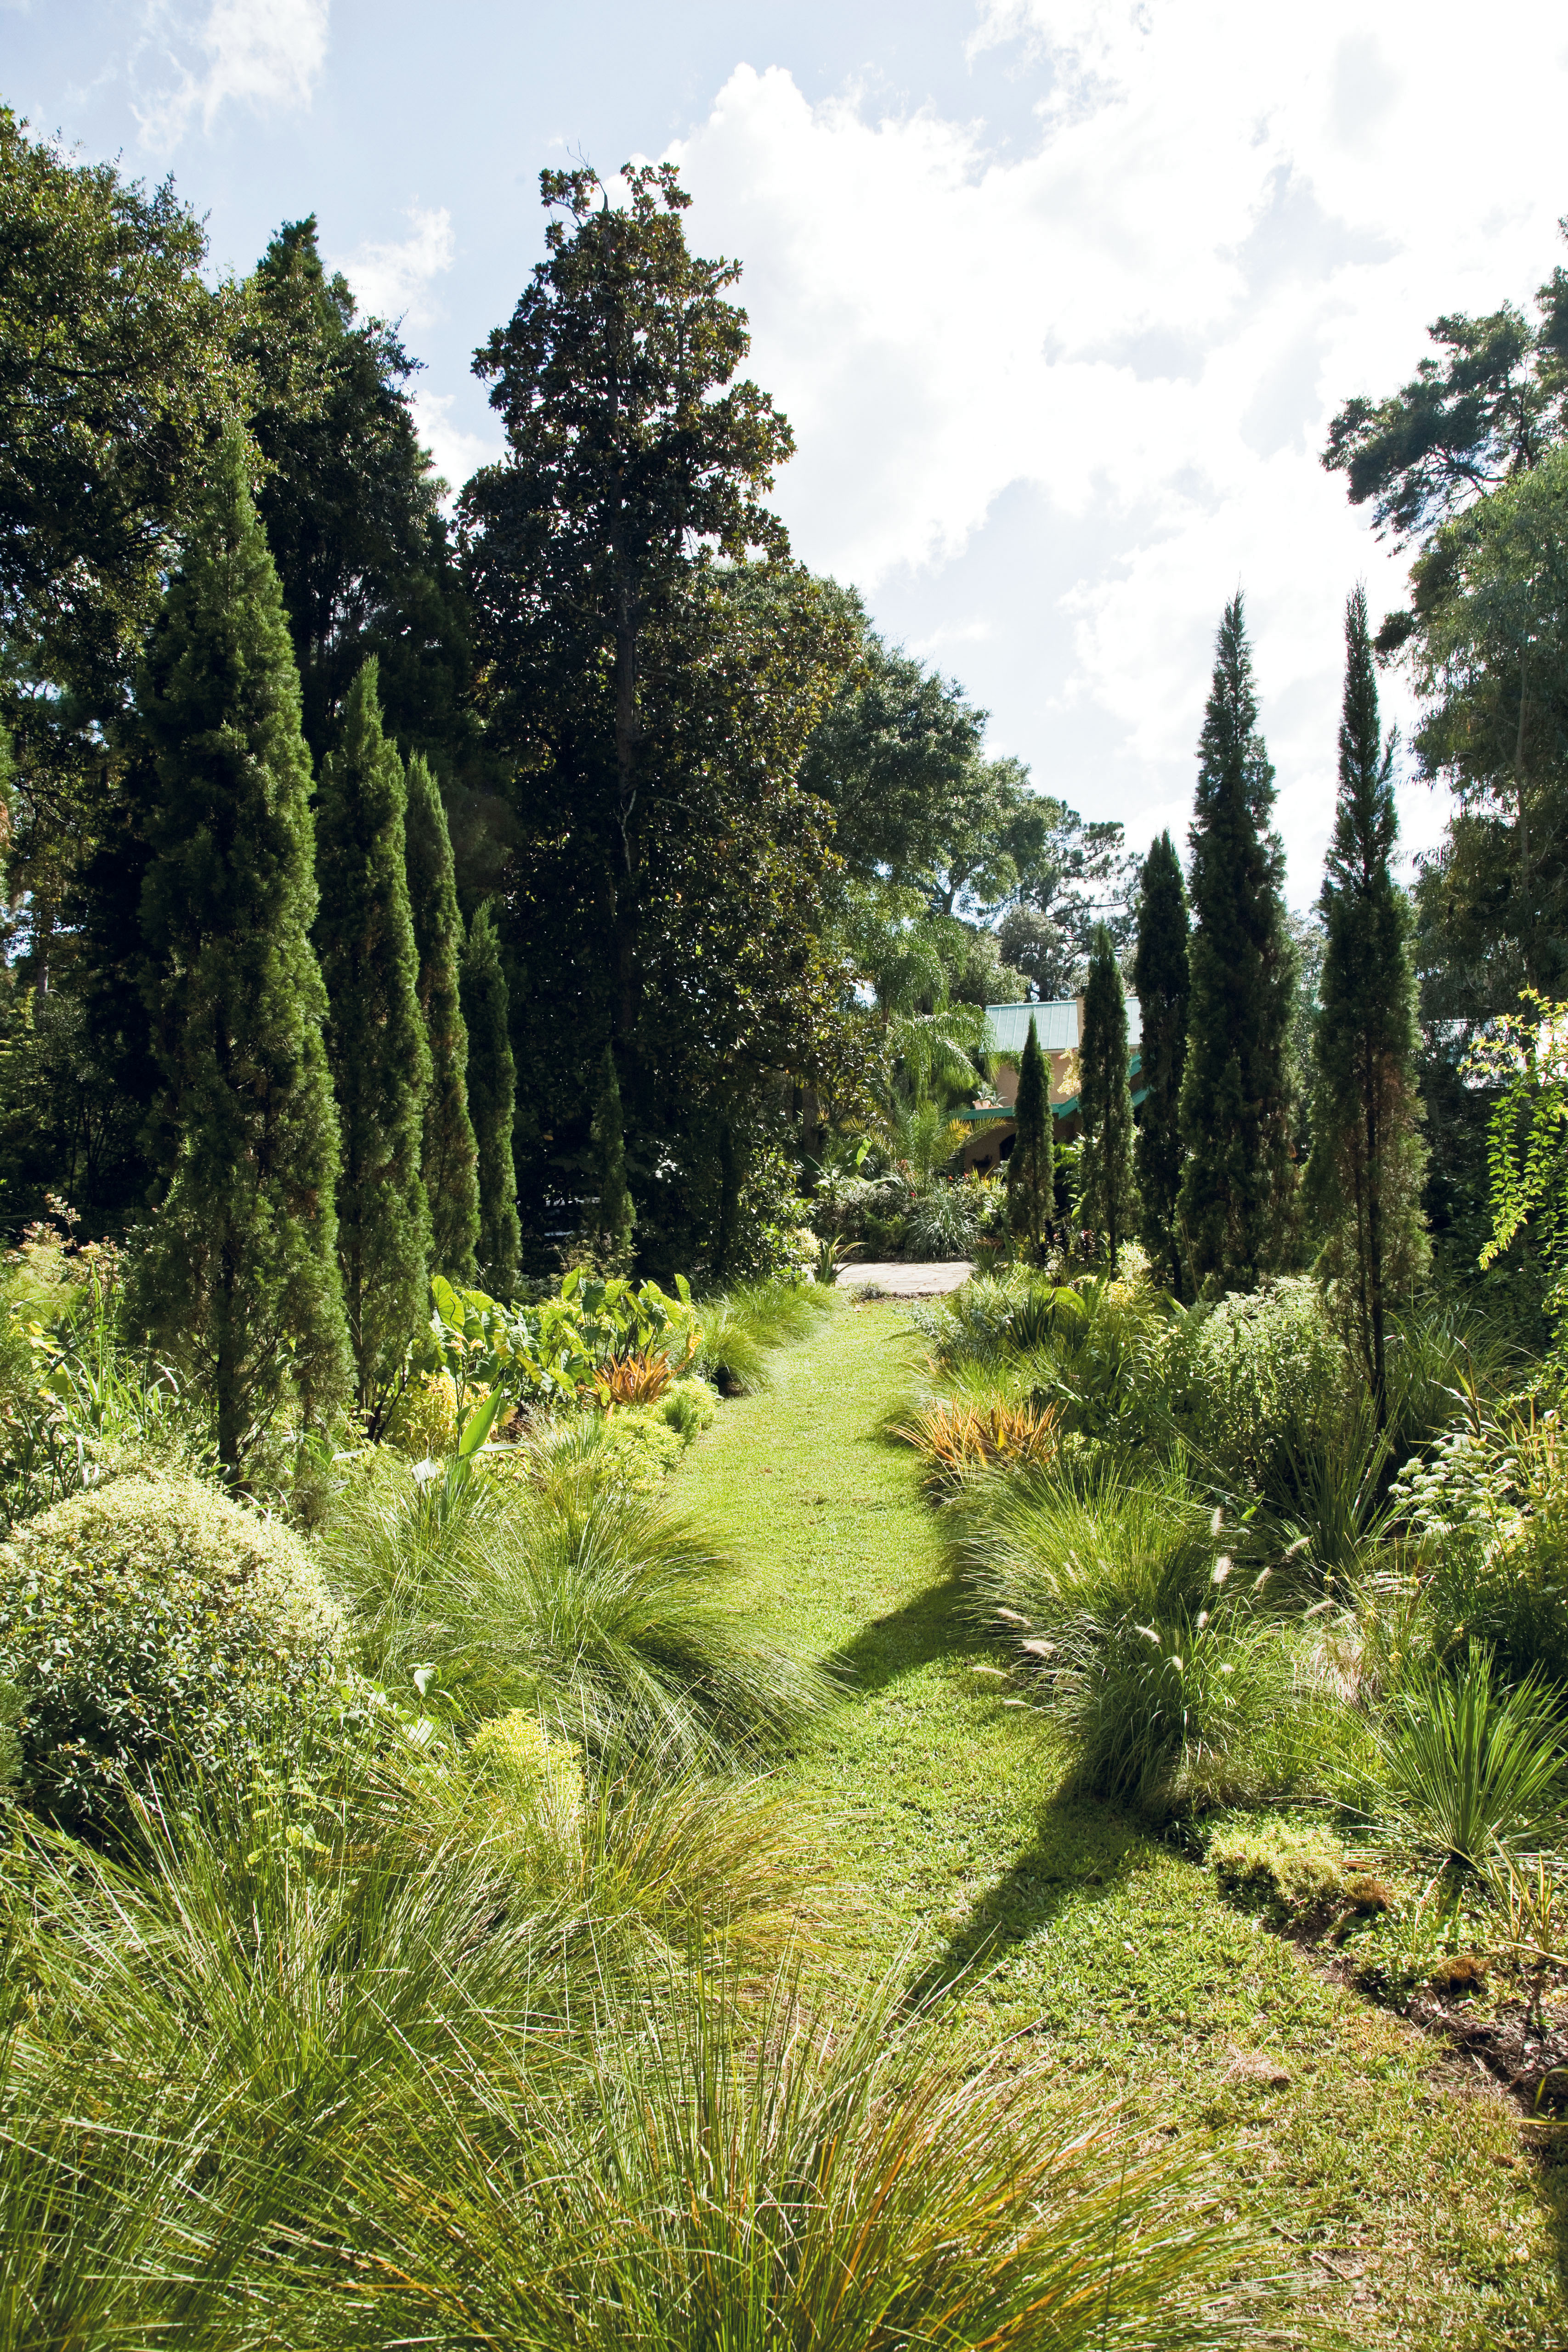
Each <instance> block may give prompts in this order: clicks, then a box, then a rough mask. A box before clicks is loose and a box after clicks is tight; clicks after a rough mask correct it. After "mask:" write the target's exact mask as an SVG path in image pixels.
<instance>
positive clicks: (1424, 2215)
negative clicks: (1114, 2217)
mask: <svg viewBox="0 0 1568 2352" xmlns="http://www.w3.org/2000/svg"><path fill="white" fill-rule="evenodd" d="M915 1344H916V1343H915V1342H913V1341H912V1339H911V1335H910V1327H909V1319H908V1314H907V1310H905V1309H902V1308H900V1307H894V1306H891V1305H889V1304H887V1303H883V1302H875V1301H872V1302H866V1303H863V1304H850V1303H848V1302H847V1301H843V1302H840V1303H838V1304H837V1307H836V1309H835V1312H834V1314H833V1315H832V1316H831V1318H827V1319H826V1321H825V1323H824V1325H823V1327H822V1328H821V1329H820V1330H819V1332H818V1333H817V1334H816V1336H815V1337H814V1338H812V1339H809V1340H808V1341H806V1342H805V1344H804V1345H802V1346H800V1347H797V1348H794V1349H785V1350H783V1351H780V1352H779V1353H777V1354H775V1355H774V1356H773V1359H772V1360H771V1372H772V1385H771V1386H770V1388H769V1389H768V1390H766V1391H763V1393H762V1394H760V1395H757V1396H754V1397H748V1398H742V1399H738V1400H736V1401H735V1402H732V1403H730V1404H727V1405H726V1406H724V1407H723V1409H722V1410H721V1412H720V1415H719V1418H718V1420H717V1422H716V1423H715V1425H714V1426H713V1428H712V1429H711V1430H710V1431H709V1432H708V1433H707V1434H706V1435H705V1436H704V1437H702V1438H701V1439H700V1441H699V1443H698V1444H697V1446H696V1447H695V1448H694V1449H693V1451H692V1453H691V1454H689V1456H688V1458H687V1460H686V1463H685V1464H684V1465H683V1466H682V1468H681V1469H680V1471H679V1473H678V1475H677V1478H676V1481H675V1486H674V1489H673V1492H672V1496H671V1500H672V1502H673V1503H674V1504H675V1506H676V1507H678V1508H679V1509H680V1510H682V1511H683V1512H687V1513H689V1514H690V1515H691V1516H693V1517H697V1518H700V1520H701V1521H702V1522H703V1523H704V1524H705V1525H706V1526H707V1527H708V1528H710V1529H711V1530H712V1531H713V1532H714V1533H715V1534H716V1535H718V1536H719V1537H720V1538H721V1539H722V1541H723V1543H724V1544H725V1545H726V1547H727V1548H728V1549H730V1550H731V1552H732V1553H733V1554H734V1555H735V1556H736V1557H737V1558H738V1559H739V1560H740V1561H741V1563H742V1570H743V1584H742V1605H743V1607H744V1609H745V1611H746V1612H747V1615H748V1618H749V1620H750V1621H751V1622H752V1623H753V1624H754V1626H755V1629H756V1631H757V1632H758V1633H760V1634H763V1635H765V1636H769V1637H772V1638H776V1639H779V1640H782V1641H784V1642H786V1643H789V1644H790V1645H792V1646H794V1647H796V1648H798V1649H799V1650H801V1651H802V1652H804V1653H806V1654H815V1655H816V1656H817V1657H819V1658H823V1659H832V1660H834V1661H836V1662H837V1664H838V1665H839V1666H840V1667H842V1668H847V1670H848V1672H849V1674H850V1675H851V1676H852V1683H851V1686H850V1689H849V1692H848V1695H847V1696H846V1697H845V1699H844V1700H843V1701H842V1703H841V1704H839V1705H838V1706H836V1707H835V1708H834V1709H833V1710H832V1712H831V1714H830V1716H829V1717H828V1718H827V1720H826V1722H825V1723H824V1724H823V1725H822V1726H821V1727H820V1728H819V1729H818V1730H817V1731H816V1733H815V1734H814V1736H813V1737H812V1738H811V1740H810V1742H809V1744H808V1746H807V1747H806V1748H805V1751H804V1752H803V1753H802V1755H801V1756H800V1757H798V1758H797V1759H795V1762H794V1763H793V1764H791V1765H790V1766H789V1767H788V1768H787V1770H786V1773H785V1784H786V1786H794V1787H795V1788H797V1789H798V1790H799V1792H800V1795H801V1798H802V1802H803V1815H805V1814H806V1813H810V1814H813V1815H816V1816H817V1817H819V1818H820V1819H821V1820H822V1821H823V1822H824V1823H825V1824H826V1834H827V1837H828V1840H829V1843H830V1847H831V1850H832V1852H833V1854H834V1858H835V1862H836V1864H837V1867H838V1869H839V1870H841V1872H842V1873H843V1875H844V1879H845V1881H846V1883H847V1885H848V1886H849V1887H851V1888H852V1889H853V1890H854V1892H853V1895H852V1896H851V1898H850V1900H849V1902H848V1904H847V1910H848V1913H849V1916H850V1919H851V1921H852V1923H853V1924H852V1927H851V1930H850V1937H851V1941H852V1942H853V1941H855V1940H858V1943H859V1945H860V1947H861V1948H862V1951H863V1954H864V1956H865V1958H867V1959H868V1961H870V1962H874V1963H879V1964H884V1965H885V1964H892V1963H898V1964H900V1965H902V1966H903V1967H905V1968H907V1969H908V1970H909V1972H910V1976H911V1978H912V1979H917V1980H921V1981H924V1982H926V1983H932V1982H939V1981H944V1980H946V1979H948V1978H949V1977H951V1976H952V1974H953V1973H954V1972H955V1971H956V1970H957V1969H959V1968H960V1967H961V1966H963V1964H964V1963H966V1962H972V1963H973V1964H974V1969H973V1973H972V1974H971V1975H970V1977H968V1978H967V1979H965V1980H964V1981H963V1983H962V1984H961V1985H960V1986H959V1987H958V1989H957V1990H956V1991H955V1993H954V1994H953V1995H952V2013H953V2023H954V2032H955V2035H958V2036H962V2038H963V2046H965V2047H970V2046H973V2048H974V2049H975V2050H976V2051H979V2050H981V2049H983V2048H985V2047H988V2046H990V2045H992V2044H994V2042H998V2041H1000V2040H1001V2039H1002V2037H1003V2036H1005V2035H1016V2036H1017V2037H1019V2040H1018V2043H1017V2045H1016V2046H1019V2047H1022V2048H1025V2049H1030V2050H1033V2051H1034V2052H1036V2053H1040V2052H1042V2051H1044V2052H1046V2053H1048V2056H1049V2059H1050V2062H1051V2065H1052V2068H1053V2069H1054V2070H1055V2073H1056V2075H1057V2079H1058V2080H1059V2081H1060V2082H1061V2083H1062V2084H1064V2086H1066V2085H1072V2086H1074V2087H1078V2088H1081V2086H1082V2084H1083V2083H1084V2081H1085V2079H1086V2078H1090V2079H1093V2080H1095V2081H1097V2082H1099V2083H1100V2084H1102V2085H1103V2088H1104V2090H1105V2091H1106V2092H1107V2093H1108V2094H1110V2095H1121V2096H1124V2097H1125V2098H1126V2099H1127V2101H1128V2103H1129V2109H1130V2112H1131V2116H1133V2117H1135V2118H1136V2119H1137V2120H1138V2121H1139V2122H1140V2123H1141V2124H1149V2125H1159V2126H1165V2127H1167V2128H1170V2129H1173V2130H1174V2129H1193V2130H1196V2131H1198V2132H1200V2133H1204V2134H1207V2135H1211V2136H1212V2137H1213V2138H1214V2140H1215V2145H1216V2147H1218V2148H1219V2149H1220V2151H1221V2156H1222V2161H1223V2162H1224V2163H1225V2165H1226V2167H1227V2168H1228V2170H1229V2173H1230V2175H1231V2177H1233V2178H1234V2179H1235V2181H1236V2183H1237V2197H1238V2201H1239V2200H1242V2199H1245V2200H1246V2201H1247V2203H1248V2205H1249V2206H1250V2207H1251V2208H1252V2209H1253V2210H1258V2211H1261V2212H1262V2213H1263V2214H1265V2215H1266V2216H1267V2217H1268V2220H1269V2221H1271V2222H1274V2223H1277V2224H1279V2227H1280V2228H1281V2229H1282V2230H1284V2231H1289V2232H1290V2233H1291V2235H1292V2237H1293V2238H1295V2239H1298V2240H1301V2241H1305V2242H1306V2244H1307V2246H1308V2247H1310V2248H1312V2249H1316V2250H1317V2252H1318V2254H1319V2256H1320V2257H1321V2259H1317V2260H1314V2259H1313V2256H1312V2254H1311V2253H1310V2252H1308V2251H1306V2250H1305V2249H1303V2251H1302V2252H1301V2254H1300V2309H1301V2312H1302V2315H1303V2320H1305V2317H1306V2315H1308V2314H1309V2313H1310V2314H1313V2315H1324V2316H1328V2317H1330V2318H1331V2319H1332V2320H1333V2321H1334V2322H1336V2323H1337V2324H1338V2326H1340V2327H1341V2328H1342V2330H1343V2332H1344V2336H1345V2338H1346V2339H1347V2340H1348V2341H1349V2342H1350V2343H1352V2344H1357V2345H1364V2346H1369V2347H1370V2346H1376V2347H1384V2346H1386V2347H1395V2346H1397V2347H1426V2346H1433V2347H1436V2346H1439V2345H1441V2346H1456V2347H1464V2348H1465V2352H1483V2347H1486V2352H1490V2347H1525V2346H1531V2347H1536V2346H1540V2347H1546V2346H1552V2347H1563V2346H1568V2320H1565V2317H1564V2304H1563V2293H1562V2275H1563V2273H1562V2269H1561V2263H1562V2259H1563V2247H1564V2244H1565V2242H1568V2238H1565V2231H1564V2222H1565V2216H1568V2167H1562V2166H1558V2165H1556V2164H1553V2163H1552V2162H1551V2161H1550V2151H1551V2148H1552V2146H1553V2145H1555V2141H1554V2138H1553V2136H1551V2135H1547V2136H1545V2145H1546V2147H1547V2151H1548V2155H1547V2159H1546V2161H1544V2162H1543V2161H1542V2158H1541V2156H1540V2155H1539V2153H1538V2149H1539V2147H1540V2145H1541V2143H1542V2137H1543V2136H1542V2135H1541V2134H1540V2133H1538V2132H1533V2131H1531V2130H1530V2129H1529V2128H1527V2127H1524V2126H1521V2118H1520V2117H1519V2116H1518V2115H1517V2113H1516V2112H1515V2111H1514V2110H1513V2109H1512V2107H1510V2105H1508V2104H1507V2103H1506V2102H1505V2101H1504V2100H1503V2099H1502V2098H1501V2097H1500V2095H1497V2094H1496V2093H1495V2092H1494V2091H1493V2090H1492V2089H1491V2088H1490V2087H1489V2084H1487V2083H1486V2082H1485V2081H1484V2080H1482V2079H1481V2078H1480V2077H1479V2075H1478V2074H1477V2073H1476V2072H1475V2070H1474V2068H1473V2067H1470V2068H1467V2067H1466V2066H1465V2065H1463V2064H1461V2063H1458V2061H1457V2060H1456V2059H1454V2058H1453V2057H1451V2056H1449V2055H1447V2053H1444V2052H1443V2051H1442V2050H1441V2049H1439V2048H1438V2047H1437V2046H1436V2045H1435V2044H1434V2043H1433V2042H1430V2041H1428V2040H1426V2038H1425V2037H1423V2036H1422V2035H1420V2034H1418V2033H1417V2032H1415V2031H1414V2030H1413V2029H1411V2028H1409V2027H1407V2026H1406V2025H1405V2024H1404V2023H1403V2022H1402V2021H1400V2020H1399V2019H1397V2018H1395V2017H1393V2016H1391V2015H1389V2014H1388V2013H1386V2012H1384V2011H1380V2010H1378V2009H1376V2008H1374V2007H1372V2006H1370V2005H1368V2004H1367V2003H1366V2002H1365V2001H1363V2000H1361V1999H1359V1998H1357V1997H1356V1996H1353V1995H1352V1994H1351V1993H1348V1992H1347V1991H1345V1990H1342V1988H1341V1987H1339V1986H1338V1985H1336V1984H1335V1983H1334V1982H1332V1981H1331V1979H1330V1978H1329V1977H1328V1976H1327V1975H1326V1974H1325V1973H1324V1972H1323V1971H1322V1970H1321V1969H1319V1968H1318V1967H1316V1966H1315V1965H1313V1964H1312V1963H1311V1962H1310V1961H1309V1960H1308V1959H1306V1958H1303V1957H1302V1956H1301V1955H1300V1954H1299V1953H1298V1952H1297V1951H1296V1950H1295V1948H1293V1947H1291V1946H1290V1945H1289V1944H1288V1943H1285V1942H1282V1941H1281V1940H1280V1939H1279V1938H1278V1937H1274V1936H1272V1935H1270V1934H1268V1932H1267V1931H1266V1930H1264V1929H1262V1928H1261V1927H1259V1926H1258V1924H1257V1923H1255V1922H1254V1921H1253V1920H1252V1919H1250V1918H1248V1917H1246V1916H1242V1915H1240V1914H1238V1913H1237V1912H1236V1911H1234V1910H1232V1909H1230V1908H1228V1907H1227V1906H1225V1905H1224V1904H1222V1903H1221V1902H1220V1901H1219V1900H1218V1898H1217V1896H1216V1895H1215V1886H1214V1882H1213V1879H1212V1877H1211V1876H1210V1875H1209V1874H1207V1873H1206V1872H1205V1871H1204V1870H1203V1869H1202V1868H1201V1867H1199V1866H1198V1864H1195V1863H1194V1862H1193V1861H1191V1860H1188V1859H1186V1858H1185V1857H1184V1856H1183V1855H1182V1854H1181V1853H1178V1852H1176V1851H1175V1850H1174V1849H1173V1847H1172V1846H1170V1845H1169V1844H1166V1843H1163V1842H1161V1841H1159V1840H1155V1839H1152V1838H1150V1837H1149V1836H1147V1835H1146V1834H1143V1833H1142V1832H1140V1830H1139V1828H1138V1827H1137V1825H1136V1823H1135V1822H1132V1821H1131V1820H1130V1819H1128V1818H1126V1817H1124V1816H1122V1815H1121V1814H1119V1813H1117V1812H1116V1811H1112V1810H1110V1809H1109V1808H1107V1807H1104V1806H1100V1805H1096V1804H1091V1803H1088V1802H1084V1801H1077V1800H1074V1799H1073V1798H1072V1797H1070V1796H1069V1795H1068V1794H1067V1793H1065V1792H1064V1788H1063V1782H1064V1778H1065V1770H1064V1759H1063V1756H1062V1753H1061V1751H1060V1749H1059V1748H1058V1746H1057V1745H1056V1743H1055V1741H1054V1738H1053V1735H1052V1733H1051V1731H1050V1728H1049V1727H1048V1726H1047V1724H1046V1723H1045V1722H1043V1720H1042V1719H1041V1717H1039V1716H1038V1715H1037V1714H1036V1713H1034V1712H1033V1711H1032V1709H1030V1708H1029V1707H1027V1706H1020V1705H1017V1704H1014V1705H1011V1706H1010V1705H1009V1704H1008V1701H1009V1699H1013V1700H1015V1701H1016V1698H1017V1696H1018V1692H1017V1687H1016V1684H1015V1683H1013V1682H1012V1681H1010V1680H1008V1679H1007V1678H1006V1677H1005V1676H1004V1675H1000V1674H997V1673H995V1672H994V1671H993V1672H985V1671H981V1670H982V1669H985V1668H992V1669H994V1668H995V1667H996V1666H997V1664H999V1660H998V1658H997V1656H996V1654H995V1653H994V1651H992V1650H991V1648H990V1647H989V1645H988V1644H987V1643H985V1642H984V1639H980V1638H976V1637H975V1636H974V1635H973V1633H970V1632H969V1631H968V1630H967V1629H966V1627H965V1626H964V1624H963V1619H962V1616H961V1613H960V1611H959V1608H958V1605H957V1595H956V1592H955V1591H954V1588H953V1587H952V1584H951V1583H950V1582H949V1580H947V1578H946V1576H945V1573H944V1570H943V1567H942V1559H941V1553H940V1547H939V1542H938V1528H937V1521H936V1517H935V1515H934V1514H933V1513H932V1512H931V1510H930V1509H928V1508H927V1507H926V1506H925V1505H924V1503H923V1502H922V1500H921V1496H920V1494H919V1490H918V1487H917V1485H916V1480H915V1473H914V1461H913V1457H912V1455H911V1454H910V1453H909V1452H908V1451H907V1450H906V1449H904V1448H901V1447H899V1446H896V1445H891V1444H888V1443H887V1442H886V1441H885V1440H883V1439H882V1438H881V1437H879V1434H878V1427H879V1422H880V1419H881V1417H882V1415H883V1414H884V1413H885V1412H886V1411H887V1409H888V1408H889V1405H891V1404H893V1403H894V1402H897V1401H898V1400H899V1399H900V1397H901V1396H902V1395H903V1393H904V1392H905V1391H906V1389H907V1387H908V1385H909V1381H910V1363H911V1360H912V1358H911V1349H912V1347H913V1346H914V1345H915ZM1249 2053H1263V2054H1265V2055H1267V2056H1268V2058H1269V2059H1270V2060H1272V2061H1274V2062H1276V2064H1275V2068H1274V2071H1275V2072H1276V2074H1281V2075H1285V2076H1288V2077H1289V2080H1288V2082H1284V2083H1282V2084H1278V2085H1270V2084H1268V2083H1267V2082H1266V2081H1258V2080H1253V2079H1248V2078H1247V2076H1246V2075H1245V2074H1243V2073H1241V2072H1238V2071H1237V2059H1238V2058H1245V2057H1246V2056H1247V2055H1248V2054H1249ZM1267 2340H1268V2341H1271V2342H1273V2343H1275V2344H1279V2345H1281V2346H1283V2345H1286V2344H1289V2343H1293V2342H1295V2341H1296V2340H1297V2336H1296V2334H1295V2333H1294V2332H1293V2331H1292V2330H1291V2329H1289V2328H1288V2329H1287V2331H1286V2333H1284V2334H1282V2335H1276V2336H1273V2337H1271V2338H1268V2339H1267Z"/></svg>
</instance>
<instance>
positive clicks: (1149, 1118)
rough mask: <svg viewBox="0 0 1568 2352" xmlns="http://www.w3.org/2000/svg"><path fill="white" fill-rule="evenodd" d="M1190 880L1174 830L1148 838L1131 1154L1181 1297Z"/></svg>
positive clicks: (1149, 1233) (1150, 1240)
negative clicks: (1138, 1103) (1138, 1115)
mask: <svg viewBox="0 0 1568 2352" xmlns="http://www.w3.org/2000/svg"><path fill="white" fill-rule="evenodd" d="M1187 932H1188V923H1187V886H1186V884H1185V882H1184V879H1183V877H1182V861H1181V859H1180V858H1179V857H1178V856H1177V855H1176V850H1175V845H1174V844H1173V841H1172V839H1171V836H1170V835H1169V834H1168V833H1163V834H1162V835H1160V838H1159V840H1158V841H1156V842H1153V843H1152V844H1151V845H1150V849H1149V855H1148V856H1147V857H1146V858H1145V859H1144V861H1143V868H1142V876H1141V877H1140V880H1139V886H1138V943H1137V948H1136V950H1135V952H1134V955H1133V959H1132V986H1133V990H1134V992H1135V993H1136V995H1137V998H1138V1012H1139V1018H1140V1022H1141V1024H1142V1043H1141V1044H1140V1046H1139V1055H1140V1057H1141V1061H1142V1083H1143V1118H1142V1124H1141V1126H1140V1127H1139V1129H1138V1140H1137V1143H1136V1145H1135V1146H1134V1151H1133V1156H1134V1160H1135V1162H1136V1165H1137V1170H1138V1191H1139V1195H1140V1198H1141V1201H1142V1212H1143V1214H1142V1230H1143V1239H1144V1241H1145V1242H1146V1244H1148V1246H1149V1248H1150V1250H1151V1251H1152V1254H1153V1255H1154V1258H1155V1261H1156V1263H1157V1264H1158V1265H1162V1266H1163V1268H1164V1269H1165V1276H1166V1279H1167V1281H1168V1282H1169V1283H1170V1286H1171V1288H1172V1291H1173V1293H1174V1295H1175V1296H1176V1297H1178V1298H1179V1297H1181V1296H1182V1252H1181V1246H1180V1243H1179V1241H1178V1238H1177V1231H1176V1196H1177V1193H1178V1192H1179V1191H1180V1190H1181V1182H1182V1137H1181V1128H1180V1123H1179V1114H1180V1108H1181V1097H1182V1073H1183V1070H1184V1068H1185V1066H1186V1059H1187V995H1188V990H1189V987H1190V985H1191V980H1190V974H1189V972H1188V968H1187Z"/></svg>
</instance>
